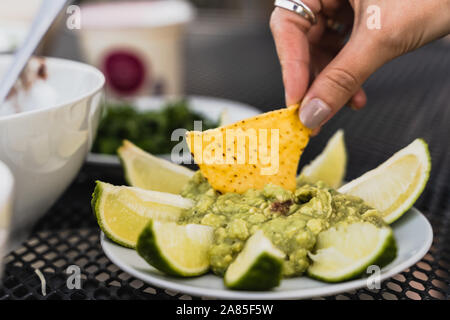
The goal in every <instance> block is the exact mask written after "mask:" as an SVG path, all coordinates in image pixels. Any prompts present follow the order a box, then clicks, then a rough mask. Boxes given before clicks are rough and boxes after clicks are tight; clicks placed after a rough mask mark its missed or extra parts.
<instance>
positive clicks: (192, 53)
mask: <svg viewBox="0 0 450 320" xmlns="http://www.w3.org/2000/svg"><path fill="white" fill-rule="evenodd" d="M41 1H42V0H9V1H5V0H2V1H0V52H3V53H8V52H13V51H14V49H15V48H16V47H17V46H19V45H20V43H21V41H23V39H24V37H25V35H26V32H27V30H28V27H29V25H30V23H31V20H32V18H33V15H34V14H35V12H36V10H37V9H38V7H39V4H40V3H41ZM73 4H74V5H77V6H79V7H72V10H70V11H67V12H63V13H62V14H61V15H60V17H59V19H58V20H57V21H56V23H55V24H54V25H53V27H52V28H51V30H50V31H49V33H48V34H47V36H46V37H45V39H44V41H43V42H42V44H41V45H40V47H39V49H38V51H37V54H38V55H44V56H53V57H60V58H65V59H70V60H77V61H82V62H87V63H89V64H92V65H94V66H96V67H98V68H99V69H100V70H102V71H103V73H104V74H105V76H106V80H107V85H106V101H107V102H109V101H122V100H126V99H135V98H136V97H147V98H148V97H155V96H167V95H176V96H178V97H183V96H193V95H196V96H208V97H213V98H214V99H216V100H214V101H213V100H202V101H201V102H202V103H200V104H201V105H202V108H200V109H202V110H203V113H205V112H206V114H208V113H209V110H213V109H214V108H213V105H215V106H216V107H217V105H222V106H226V105H231V104H233V105H234V107H236V108H237V109H233V110H237V112H236V114H237V113H239V115H238V116H243V115H244V114H246V115H247V116H249V113H248V112H250V113H252V112H253V113H254V112H261V111H269V110H273V109H275V108H280V107H283V106H284V92H283V84H282V78H281V72H280V66H279V62H278V59H277V56H276V51H275V46H274V42H273V39H272V36H271V33H270V29H269V18H270V14H271V11H272V10H273V0H190V1H188V0H154V1H144V0H143V1H123V0H122V1H113V0H109V1H106V0H103V1H99V0H97V1H95V0H84V1H81V0H79V1H73ZM78 8H81V11H80V12H78V11H77V10H78ZM77 14H80V15H79V16H78V15H77ZM449 49H450V41H449V37H446V38H444V39H440V40H438V41H435V42H433V43H431V44H429V45H427V46H425V47H423V48H421V49H419V50H416V51H415V52H412V53H409V54H407V55H405V56H403V57H401V58H398V59H396V60H394V61H392V62H390V63H388V64H387V65H385V66H384V67H382V68H381V69H380V70H379V71H377V72H376V73H375V74H374V75H373V76H372V77H371V78H370V79H369V80H368V81H367V82H366V83H365V85H364V88H365V90H366V92H367V95H368V104H367V106H366V107H365V108H364V109H363V110H361V111H359V112H355V111H352V110H351V109H350V108H343V110H342V111H340V112H339V113H338V115H337V116H336V117H334V118H333V119H332V120H331V121H330V122H329V123H328V124H327V125H326V126H325V127H324V128H323V129H322V131H321V132H320V134H319V135H318V136H317V137H314V138H313V139H312V140H311V142H310V144H309V146H308V148H307V149H306V150H305V153H304V154H303V156H302V159H301V165H303V164H305V163H308V162H309V161H311V160H312V159H313V158H314V157H315V156H317V155H318V154H319V153H320V152H321V151H322V149H323V148H324V146H325V144H326V142H327V141H328V139H329V138H330V137H331V135H332V134H333V133H335V132H336V130H338V129H339V128H343V129H344V130H345V141H346V144H347V148H348V154H349V163H348V173H347V177H346V178H347V180H351V179H353V178H355V177H358V176H359V175H361V174H362V173H364V172H366V171H368V170H370V169H372V168H374V167H376V166H377V165H378V164H380V163H381V162H383V161H385V160H386V159H387V158H388V157H389V156H391V155H392V154H393V153H394V152H396V151H397V150H399V149H401V148H403V147H404V146H406V145H407V144H409V143H410V142H411V141H413V140H414V139H415V138H418V137H422V138H424V139H425V140H426V141H427V142H428V143H429V146H430V152H431V158H432V167H433V169H432V171H431V176H430V181H429V182H428V185H427V187H426V189H425V191H424V194H423V195H422V196H421V198H420V199H419V201H418V202H417V203H416V204H415V206H416V207H417V208H419V209H420V210H421V211H422V212H424V214H425V215H426V216H427V218H429V219H430V221H431V223H432V225H433V229H434V235H435V240H434V243H433V247H432V249H431V251H430V253H429V254H427V256H426V257H425V259H424V260H423V261H422V262H420V263H419V264H418V265H417V266H414V267H412V268H411V269H409V270H407V271H405V272H404V273H402V275H399V277H398V278H396V279H394V280H392V282H389V283H387V284H383V288H382V290H381V291H379V292H378V293H377V292H371V291H368V290H359V291H357V292H352V293H348V294H347V293H346V294H345V297H346V298H352V299H358V298H361V299H364V298H371V299H436V298H437V299H444V298H448V297H449V295H450V293H449V291H448V290H449V281H448V269H449V257H450V255H449V248H450V247H449V246H448V244H449V243H450V218H449V217H450V197H449V194H450V148H449V147H448V146H449V143H448V140H449V138H450V106H449V101H450V90H449V89H450V73H449V71H450V54H449V52H450V51H449ZM217 98H221V99H227V100H217ZM152 101H153V100H152ZM147 102H148V101H147ZM129 107H130V105H126V106H124V108H123V109H118V110H122V111H123V110H128V111H129V109H126V108H129ZM133 107H134V102H133V104H132V105H131V108H133ZM147 107H148V103H147ZM178 107H179V108H175V109H176V110H177V111H176V112H172V113H170V112H168V113H165V114H159V113H148V114H147V115H146V117H145V118H142V117H137V116H136V115H134V114H130V112H128V111H125V112H122V111H121V112H118V113H116V114H115V115H114V114H113V115H112V116H111V118H108V121H107V122H105V121H103V124H101V125H100V131H99V135H100V136H101V137H103V140H102V143H98V141H97V143H96V144H94V151H96V152H97V151H98V152H101V151H104V152H103V153H114V152H115V150H116V147H117V143H120V141H121V138H122V137H123V136H122V135H123V134H127V135H131V136H133V135H136V139H138V136H140V135H142V134H143V133H144V132H145V134H146V137H145V139H143V140H142V141H141V143H138V144H139V145H140V146H144V147H145V149H147V150H151V151H152V152H153V150H154V149H153V148H156V150H157V152H154V153H165V151H162V149H158V148H162V147H161V146H162V145H164V144H166V141H167V138H166V136H164V134H167V133H168V132H171V131H170V130H171V129H170V127H168V126H167V122H171V123H173V124H174V125H175V126H176V127H180V126H184V125H185V124H183V121H184V123H186V121H188V122H189V123H192V120H193V119H194V118H195V117H197V115H196V114H192V113H191V114H186V113H184V111H183V110H184V109H183V105H181V106H178ZM208 108H209V109H208ZM175 109H173V110H175ZM219 109H220V108H219ZM180 110H181V111H180ZM205 110H206V111H205ZM230 110H231V109H230ZM242 110H245V112H247V113H245V112H244V113H242ZM216 111H217V110H216ZM211 113H212V111H211ZM230 113H231V115H228V118H231V120H232V119H233V116H236V114H234V112H230ZM174 114H175V115H174ZM217 115H218V113H217V112H215V116H217ZM207 118H208V117H207ZM216 118H217V117H216ZM224 118H227V117H223V114H221V119H220V121H221V122H222V121H224ZM138 119H140V120H138ZM142 119H143V120H142ZM161 119H162V120H161ZM164 119H169V120H164ZM180 119H181V120H180ZM141 120H142V121H143V122H140V121H141ZM182 120H183V121H182ZM229 120H230V119H228V121H229ZM177 121H180V122H177ZM213 122H214V123H210V125H211V126H215V125H217V124H218V119H214V121H213ZM224 122H227V120H226V119H225V121H224ZM113 123H114V124H115V125H113ZM164 123H165V124H164ZM138 124H139V125H138ZM149 127H152V128H158V127H159V128H160V131H161V130H162V131H161V132H162V133H161V132H160V131H151V130H150V131H148V132H147V131H145V130H144V129H145V128H149ZM161 128H162V129H161ZM152 130H153V129H152ZM155 130H156V129H155ZM158 130H159V129H158ZM113 135H115V137H114V139H109V138H110V137H112V136H113ZM157 135H158V137H163V138H162V140H158V139H156V137H157ZM97 139H98V137H97ZM136 139H131V140H132V141H134V142H136ZM157 140H158V141H159V142H158V141H157ZM118 141H119V142H118ZM149 141H150V142H152V143H153V142H155V141H156V142H158V144H156V142H155V143H153V144H146V143H147V142H149ZM158 150H159V151H158ZM91 160H92V159H91ZM108 163H109V162H108V161H105V160H104V159H103V160H102V159H100V161H89V158H88V162H87V163H86V164H85V165H84V166H83V168H82V170H81V172H80V173H79V174H78V176H77V177H76V179H75V181H74V182H73V183H72V185H71V186H70V188H69V189H67V191H66V192H65V194H64V196H63V197H62V198H61V199H60V200H59V201H58V202H57V203H56V204H55V205H54V206H53V207H52V208H51V209H50V210H49V211H48V212H47V213H46V215H45V216H44V218H42V219H41V220H40V221H39V222H38V224H37V225H36V226H35V227H34V229H33V230H34V231H33V232H34V233H33V234H34V236H33V238H31V240H30V241H34V240H36V239H37V240H36V242H38V243H52V246H54V247H56V244H53V242H50V240H49V239H50V238H52V239H53V238H54V237H56V239H57V240H55V241H59V242H61V243H64V245H67V247H68V248H69V249H61V253H58V256H57V258H54V259H53V258H52V259H53V260H55V261H56V259H62V260H64V263H63V264H62V265H60V266H58V265H56V263H53V262H46V263H47V265H51V267H52V268H53V269H55V270H56V271H57V272H56V275H58V272H60V273H62V272H63V270H64V266H65V265H66V264H71V263H76V264H78V265H81V264H82V263H81V262H80V261H78V260H79V259H81V258H80V257H82V258H83V259H84V258H85V253H86V252H91V251H92V252H93V254H92V257H91V256H89V261H90V263H91V264H92V265H93V266H95V268H97V270H98V271H95V272H93V273H92V274H89V275H88V282H89V283H90V285H91V287H89V288H90V289H87V290H86V292H79V293H78V294H80V296H77V297H72V296H70V297H69V295H70V294H71V293H65V292H63V291H62V289H61V290H60V289H55V290H54V292H52V293H51V294H50V295H49V296H53V297H54V298H58V297H59V298H68V297H69V298H83V297H84V298H86V297H89V298H92V297H93V298H97V296H100V297H101V298H104V297H106V298H111V297H112V298H117V297H119V298H127V297H128V298H130V297H145V298H147V296H146V295H147V294H148V292H147V291H145V290H147V289H148V288H147V287H145V286H142V288H141V287H138V288H135V287H133V286H132V283H133V281H135V280H133V278H126V279H122V278H120V276H121V275H122V273H120V272H118V271H111V272H110V271H108V270H110V267H111V264H110V262H108V260H107V259H106V258H105V257H104V256H103V254H102V252H101V249H100V247H99V244H98V227H97V224H96V221H95V219H94V217H93V215H92V212H91V208H90V206H89V200H90V198H91V193H92V190H93V186H94V181H95V180H97V179H99V180H103V181H108V182H111V183H113V184H124V183H125V181H124V179H123V173H122V171H121V169H120V168H119V167H118V166H117V165H114V166H110V165H108ZM109 164H111V163H109ZM61 230H84V231H85V232H84V231H83V232H84V233H80V232H78V231H74V232H73V233H71V235H72V236H73V237H78V238H77V239H79V240H77V241H79V242H76V243H75V245H74V246H73V245H72V243H68V242H67V239H68V238H69V237H68V236H67V235H66V234H63V233H60V231H61ZM33 239H34V240H33ZM59 242H58V243H59ZM30 243H31V242H30ZM78 243H79V244H82V245H83V248H82V247H81V245H80V247H79V248H78V247H76V245H77V244H78ZM36 246H37V245H36ZM33 248H34V245H33V244H28V243H27V244H26V247H25V249H23V253H17V254H16V253H13V254H12V255H10V256H9V257H8V260H7V263H8V265H7V268H6V269H7V272H6V273H7V277H6V280H5V284H6V285H5V287H6V288H7V289H8V290H9V291H11V292H13V291H14V292H16V291H17V293H11V296H14V297H18V298H27V297H37V295H36V294H35V293H29V292H28V291H27V290H28V289H29V288H36V286H37V285H38V284H36V283H35V282H33V281H34V280H32V277H29V276H28V274H26V273H25V271H23V270H24V267H23V266H24V265H25V266H28V265H29V263H28V262H26V260H24V259H23V257H25V256H26V254H28V253H29V252H31V251H33V250H34V249H33ZM67 250H73V251H74V252H75V253H74V255H73V256H68V254H66V251H67ZM34 254H36V255H37V256H39V253H38V252H34ZM36 259H37V258H36ZM42 259H43V260H45V259H46V258H45V257H44V258H42ZM49 259H50V258H49ZM53 260H52V261H53ZM33 261H34V260H33ZM45 261H47V260H45ZM58 261H59V260H58ZM421 264H425V265H426V266H428V267H426V266H425V267H421ZM31 272H32V271H31ZM424 272H426V273H427V274H426V275H425V274H424ZM102 274H107V276H108V278H107V279H106V280H105V279H103V280H102V279H99V278H98V277H99V276H100V275H102ZM422 275H424V276H422ZM109 277H110V278H109ZM402 277H403V278H402ZM119 278H120V279H119ZM18 279H20V281H19V280H18ZM24 279H25V280H24ZM27 279H30V280H29V281H28V280H27ZM108 279H109V280H108ZM402 279H404V280H402ZM27 281H28V282H27ZM58 281H59V280H58V279H56V280H55V282H53V283H51V284H50V286H51V287H52V288H56V287H58V286H59V282H58ZM115 282H117V283H120V285H116V284H111V285H110V284H109V283H115ZM8 283H9V284H10V286H9V284H8ZM19 283H21V284H19ZM61 283H62V282H61ZM104 283H107V284H106V285H105V284H104ZM390 284H392V286H391V285H390ZM25 287H26V288H27V289H26V290H25V289H24V288H25ZM18 288H22V289H21V291H20V290H19V289H18ZM105 288H107V289H108V290H105ZM114 288H115V289H114ZM139 288H141V289H139ZM398 288H399V289H398ZM1 290H2V289H1V288H0V298H1V297H2V291H1ZM30 290H31V289H30ZM33 290H34V289H33ZM152 290H154V291H155V293H152V294H158V296H159V297H163V298H167V299H169V298H172V299H174V298H179V296H177V295H175V294H174V295H170V294H168V293H166V292H163V291H162V290H160V289H153V288H152ZM9 291H8V292H9ZM123 294H126V295H125V296H123ZM83 295H84V296H83ZM5 296H6V295H5ZM73 296H75V295H73ZM341 296H343V295H341ZM8 297H10V295H8ZM39 298H40V296H39Z"/></svg>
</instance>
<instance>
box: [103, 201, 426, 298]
mask: <svg viewBox="0 0 450 320" xmlns="http://www.w3.org/2000/svg"><path fill="white" fill-rule="evenodd" d="M392 228H393V229H394V235H395V238H396V240H397V247H398V252H397V258H395V260H394V261H392V262H391V263H390V264H389V265H387V266H386V267H384V268H383V269H382V270H381V275H380V281H383V280H385V279H387V278H390V277H392V276H394V275H395V274H397V273H400V272H402V271H403V270H405V269H407V268H409V267H410V266H412V265H414V264H415V263H416V262H417V261H419V260H420V259H421V258H422V257H423V256H424V255H425V254H426V253H427V252H428V250H429V249H430V246H431V243H432V241H433V230H432V229H431V225H430V223H429V222H428V220H427V219H426V218H425V216H424V215H423V214H421V213H420V212H419V211H418V210H417V209H415V208H412V209H411V210H409V212H407V213H405V215H404V216H403V217H402V218H401V219H400V220H399V221H396V222H395V223H393V224H392ZM101 245H102V247H103V251H104V252H105V254H106V255H107V256H108V258H109V259H110V260H111V261H112V262H113V263H114V264H116V265H117V266H118V267H119V268H121V269H122V270H124V271H125V272H128V273H129V274H130V275H132V276H134V277H136V278H138V279H141V280H142V281H144V282H147V283H149V284H151V285H154V286H157V287H160V288H163V289H169V290H172V291H176V292H180V293H185V294H190V295H194V296H201V297H212V298H224V299H301V298H311V297H320V296H327V295H334V294H337V293H340V292H345V291H349V290H354V289H358V288H363V287H366V283H367V279H365V278H362V279H356V280H352V281H347V282H342V283H337V284H328V283H324V282H320V281H316V280H313V279H309V278H307V277H297V278H290V279H284V280H282V282H281V285H280V286H279V287H277V288H275V289H274V290H272V291H265V292H251V291H232V290H228V289H226V288H225V287H224V285H223V283H222V278H219V277H217V276H215V275H213V274H207V275H204V276H201V277H197V278H191V279H182V278H174V277H170V276H166V275H163V274H162V273H160V272H158V271H157V270H156V269H154V268H153V267H151V266H150V265H148V264H147V263H146V262H145V261H144V260H143V259H142V258H141V257H140V256H139V255H138V254H137V253H136V251H135V250H132V249H127V248H124V247H121V246H119V245H116V244H114V243H113V242H111V241H109V240H108V239H107V238H106V237H105V236H104V235H103V234H102V235H101Z"/></svg>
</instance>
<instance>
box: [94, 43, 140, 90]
mask: <svg viewBox="0 0 450 320" xmlns="http://www.w3.org/2000/svg"><path fill="white" fill-rule="evenodd" d="M147 70H148V69H147V67H146V66H145V64H144V63H143V62H142V60H141V59H140V58H139V56H138V55H136V54H135V53H133V52H130V51H128V50H115V51H112V52H110V53H108V55H107V56H106V57H105V59H104V62H103V72H104V73H105V77H106V82H107V84H108V85H109V86H110V87H111V88H112V89H113V90H114V91H116V92H117V93H119V94H123V95H130V94H133V93H135V92H136V91H138V90H139V89H140V88H141V87H142V85H143V84H144V82H145V77H146V73H147Z"/></svg>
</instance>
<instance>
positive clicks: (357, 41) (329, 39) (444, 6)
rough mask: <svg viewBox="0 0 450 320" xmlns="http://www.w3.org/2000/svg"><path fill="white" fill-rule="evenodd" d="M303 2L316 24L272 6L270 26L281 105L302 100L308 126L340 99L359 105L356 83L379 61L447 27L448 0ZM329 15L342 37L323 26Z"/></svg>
mask: <svg viewBox="0 0 450 320" xmlns="http://www.w3.org/2000/svg"><path fill="white" fill-rule="evenodd" d="M303 2H304V3H305V4H306V5H307V6H308V7H309V8H310V9H311V10H312V11H313V12H314V13H315V14H316V16H317V19H318V21H317V24H315V25H311V23H310V22H309V21H308V20H307V19H305V18H303V17H301V16H300V15H298V14H296V13H294V12H291V11H289V10H285V9H282V8H275V10H274V11H273V13H272V17H271V21H270V27H271V30H272V33H273V36H274V39H275V44H276V48H277V53H278V57H279V60H280V64H281V68H282V73H283V82H284V87H285V96H286V105H292V104H295V103H298V102H300V101H302V105H301V108H300V119H301V120H302V122H303V123H304V124H305V125H306V126H307V127H309V128H311V129H316V128H317V130H318V128H320V127H321V126H322V125H323V124H324V123H325V122H327V121H328V120H329V119H330V118H332V117H333V116H334V115H335V114H336V112H338V111H339V109H341V108H342V106H344V105H345V104H346V103H349V104H350V105H351V106H352V107H353V108H355V109H360V108H362V107H364V105H365V104H366V101H367V97H366V95H365V93H364V91H363V90H362V89H361V86H362V84H363V83H364V81H365V80H366V79H367V78H368V77H369V76H370V75H371V74H372V73H373V72H375V71H376V70H377V69H378V68H379V67H381V66H382V65H383V64H385V63H386V62H388V61H389V60H391V59H393V58H395V57H397V56H400V55H402V54H405V53H407V52H409V51H412V50H414V49H417V48H419V47H421V46H422V45H424V44H426V43H428V42H430V41H432V40H435V39H437V38H439V37H442V36H444V35H446V34H448V33H450V0H427V1H423V0H395V1H393V0H378V1H374V0H360V1H358V0H350V1H347V0H303ZM370 5H376V6H377V7H378V8H379V11H378V12H379V17H380V19H379V22H380V24H379V27H380V28H379V29H377V28H372V27H371V28H369V24H368V19H371V18H372V19H373V18H374V17H375V16H374V15H373V14H374V13H373V12H372V13H371V12H370V11H369V12H368V10H367V9H368V7H369V6H370ZM330 19H331V20H332V21H335V22H338V23H339V24H340V25H343V26H346V27H347V28H348V30H349V31H350V37H349V39H348V41H347V42H344V40H345V34H342V33H339V32H336V31H335V30H332V29H330V28H328V27H327V22H329V20H330ZM371 26H373V24H372V25H371ZM310 73H311V75H312V76H313V81H312V84H311V86H310V87H309V89H308V84H309V83H310ZM317 130H316V132H317Z"/></svg>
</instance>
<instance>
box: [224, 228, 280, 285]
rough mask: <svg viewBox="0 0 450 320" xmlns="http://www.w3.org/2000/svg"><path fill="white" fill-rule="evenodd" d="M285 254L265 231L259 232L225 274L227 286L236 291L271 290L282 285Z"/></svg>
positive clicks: (251, 238)
mask: <svg viewBox="0 0 450 320" xmlns="http://www.w3.org/2000/svg"><path fill="white" fill-rule="evenodd" d="M284 257H285V254H284V253H283V252H281V251H280V250H278V249H277V248H276V247H275V246H274V245H273V244H272V243H271V242H270V240H269V239H268V238H266V237H265V236H264V233H263V231H261V230H259V231H257V232H256V233H255V234H254V235H253V236H251V237H250V238H249V239H248V240H247V242H246V243H245V246H244V249H243V250H242V251H241V252H240V253H239V255H238V256H237V257H236V259H235V260H234V261H233V263H231V264H230V266H229V267H228V269H227V271H226V273H225V278H224V282H225V286H227V287H228V288H230V289H235V290H269V289H271V288H274V287H276V286H278V285H279V284H280V280H281V277H282V269H283V259H284Z"/></svg>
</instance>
